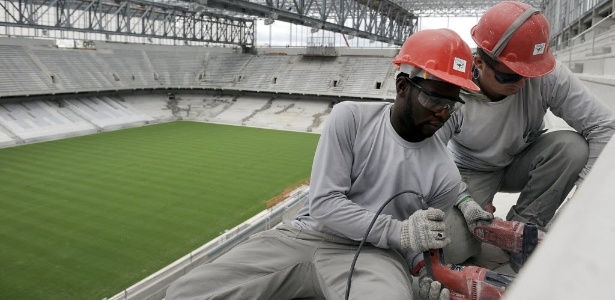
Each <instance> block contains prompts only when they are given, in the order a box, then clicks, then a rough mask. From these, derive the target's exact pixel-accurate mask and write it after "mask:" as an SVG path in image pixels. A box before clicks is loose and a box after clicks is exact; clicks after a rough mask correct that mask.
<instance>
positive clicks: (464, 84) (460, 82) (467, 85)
mask: <svg viewBox="0 0 615 300" xmlns="http://www.w3.org/2000/svg"><path fill="white" fill-rule="evenodd" d="M428 71H429V72H430V73H431V74H433V75H434V76H436V77H438V78H441V79H442V78H446V79H442V80H443V81H446V82H448V83H450V84H454V85H456V86H459V87H461V88H463V89H466V90H472V91H480V88H479V87H478V85H476V84H475V83H474V82H473V81H472V80H470V79H463V78H461V77H454V76H447V75H448V74H447V73H446V72H443V71H438V70H428Z"/></svg>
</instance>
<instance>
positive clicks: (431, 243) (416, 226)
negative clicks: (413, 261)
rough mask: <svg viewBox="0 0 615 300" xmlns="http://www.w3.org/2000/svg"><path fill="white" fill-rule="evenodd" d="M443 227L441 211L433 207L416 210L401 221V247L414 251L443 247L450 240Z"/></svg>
mask: <svg viewBox="0 0 615 300" xmlns="http://www.w3.org/2000/svg"><path fill="white" fill-rule="evenodd" d="M445 228H446V226H445V225H444V212H443V211H441V210H439V209H435V208H429V209H427V210H417V211H416V212H414V213H413V214H412V215H411V216H410V217H409V218H408V219H407V220H405V221H403V222H401V248H402V249H410V250H412V251H414V252H424V251H427V250H429V249H440V248H444V246H446V245H447V244H448V243H450V241H451V239H450V238H448V237H447V236H446V233H445V232H444V229H445Z"/></svg>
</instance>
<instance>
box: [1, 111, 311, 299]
mask: <svg viewBox="0 0 615 300" xmlns="http://www.w3.org/2000/svg"><path fill="white" fill-rule="evenodd" d="M318 138H319V135H317V134H310V133H300V132H287V131H276V130H266V129H258V128H249V127H240V126H228V125H217V124H207V123H197V122H173V123H166V124H158V125H151V126H146V127H141V128H132V129H125V130H121V131H114V132H105V133H99V134H94V135H88V136H83V137H76V138H69V139H63V140H57V141H50V142H44V143H37V144H29V145H23V146H19V147H11V148H4V149H0V220H1V221H0V262H1V267H0V299H27V300H31V299H45V300H54V299H62V300H66V299H80V300H81V299H93V300H100V299H102V298H105V297H111V296H113V295H115V294H117V293H119V292H120V291H122V290H123V289H125V288H128V287H129V286H131V285H132V284H134V283H136V282H138V281H140V280H141V279H143V278H145V277H147V276H148V275H150V274H152V273H154V272H156V271H158V270H160V269H161V268H163V267H165V266H167V265H168V264H170V263H172V262H173V261H175V260H177V259H179V258H180V257H182V256H184V255H186V254H187V253H189V252H190V251H192V250H194V249H196V248H198V247H199V246H201V245H203V244H205V243H206V242H207V241H209V240H211V239H213V238H215V237H216V236H218V235H219V234H220V233H221V232H222V231H224V230H225V229H230V228H232V227H234V226H236V225H237V224H240V223H241V222H243V221H245V220H246V219H248V218H250V217H252V216H253V215H255V214H257V213H258V212H260V211H262V210H264V209H265V208H266V206H265V203H266V201H267V200H268V199H271V198H273V197H274V196H276V195H278V194H279V193H281V192H282V191H283V190H284V189H285V188H286V187H289V186H292V185H293V184H296V183H298V182H300V181H302V180H305V179H307V178H309V174H310V169H311V163H312V158H313V155H314V151H315V149H316V144H317V142H318Z"/></svg>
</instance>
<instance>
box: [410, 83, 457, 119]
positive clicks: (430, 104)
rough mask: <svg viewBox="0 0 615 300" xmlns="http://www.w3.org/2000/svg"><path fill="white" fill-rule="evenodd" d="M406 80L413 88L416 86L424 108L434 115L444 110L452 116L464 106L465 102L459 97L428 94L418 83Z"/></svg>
mask: <svg viewBox="0 0 615 300" xmlns="http://www.w3.org/2000/svg"><path fill="white" fill-rule="evenodd" d="M404 78H406V80H408V82H410V84H412V86H414V87H415V88H417V89H418V90H419V97H418V100H419V103H420V104H421V105H422V106H423V107H425V108H427V109H429V110H430V111H432V112H434V113H440V112H442V111H443V110H444V109H446V110H447V111H448V113H449V114H452V113H454V112H455V111H457V110H458V109H459V108H460V107H461V105H462V104H463V100H461V98H459V97H449V96H443V95H437V94H435V93H432V92H428V91H426V90H425V89H423V88H422V87H421V86H420V85H418V84H417V83H416V82H414V81H412V80H410V78H408V77H404Z"/></svg>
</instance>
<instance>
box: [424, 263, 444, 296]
mask: <svg viewBox="0 0 615 300" xmlns="http://www.w3.org/2000/svg"><path fill="white" fill-rule="evenodd" d="M419 298H421V300H450V299H451V292H450V291H449V290H448V289H447V288H445V287H444V286H442V283H440V282H439V281H436V280H433V279H431V278H430V277H429V276H427V267H423V268H422V269H421V270H420V271H419Z"/></svg>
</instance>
